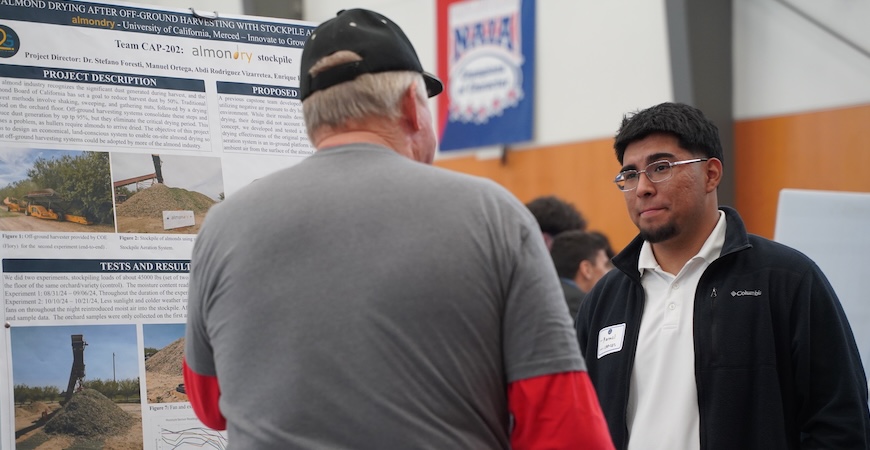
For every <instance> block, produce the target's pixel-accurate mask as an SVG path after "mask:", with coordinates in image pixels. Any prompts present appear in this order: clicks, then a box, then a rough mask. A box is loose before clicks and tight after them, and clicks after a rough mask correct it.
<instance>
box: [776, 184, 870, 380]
mask: <svg viewBox="0 0 870 450" xmlns="http://www.w3.org/2000/svg"><path fill="white" fill-rule="evenodd" d="M868 225H870V193H866V192H834V191H815V190H803V189H783V190H782V191H781V192H780V193H779V206H778V207H777V211H776V228H775V230H774V239H775V240H776V241H777V242H781V243H783V244H785V245H788V246H789V247H792V248H795V249H797V250H799V251H801V252H802V253H804V254H805V255H807V256H809V257H810V258H811V259H812V260H813V261H815V262H816V264H818V266H819V268H821V269H822V272H824V273H825V276H826V277H827V278H828V281H830V282H831V286H832V287H833V288H834V292H836V293H837V297H839V299H840V303H841V304H842V305H843V310H844V311H845V312H846V317H847V318H848V319H849V324H850V325H851V326H852V332H853V333H854V334H855V341H856V342H857V343H858V350H859V351H860V352H861V361H862V362H863V363H864V372H865V373H868V374H870V327H867V324H870V295H868V294H867V290H866V289H865V288H864V286H863V284H864V281H865V280H868V279H870V265H868V264H867V262H866V261H865V260H866V259H867V255H870V234H868V233H867V228H868Z"/></svg>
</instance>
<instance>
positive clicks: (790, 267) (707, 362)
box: [576, 207, 870, 450]
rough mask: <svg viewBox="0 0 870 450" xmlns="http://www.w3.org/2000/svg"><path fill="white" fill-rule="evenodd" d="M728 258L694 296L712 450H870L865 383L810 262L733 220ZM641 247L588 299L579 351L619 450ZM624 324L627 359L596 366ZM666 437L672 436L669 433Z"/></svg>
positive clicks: (701, 391)
mask: <svg viewBox="0 0 870 450" xmlns="http://www.w3.org/2000/svg"><path fill="white" fill-rule="evenodd" d="M721 209H722V210H723V211H725V217H726V222H727V229H726V233H725V244H724V246H723V248H722V253H721V256H720V257H719V259H717V260H715V261H713V262H712V263H711V264H710V265H709V266H708V267H707V269H706V270H705V271H704V273H703V275H701V278H700V280H699V282H698V287H697V290H696V291H695V309H694V332H693V335H694V341H695V381H696V385H697V389H698V408H699V412H700V435H701V449H702V450H718V449H723V450H736V449H740V450H746V449H764V450H772V449H798V448H800V449H868V448H870V412H868V407H867V401H868V398H867V379H866V376H865V374H864V369H863V367H862V365H861V359H860V356H859V354H858V348H857V345H856V344H855V338H854V336H853V335H852V329H851V328H850V326H849V323H848V321H847V320H846V316H845V314H844V313H843V308H842V306H841V305H840V302H839V300H838V299H837V296H836V294H835V293H834V290H833V289H832V288H831V286H830V284H829V283H828V281H827V279H826V278H825V276H824V274H822V272H821V270H819V268H818V266H817V265H816V264H815V263H814V262H813V261H811V260H810V259H809V258H807V257H806V256H805V255H803V254H801V253H800V252H798V251H796V250H794V249H791V248H789V247H786V246H784V245H782V244H778V243H776V242H773V241H770V240H767V239H764V238H761V237H759V236H754V235H749V234H747V233H746V228H745V226H744V225H743V221H742V220H741V219H740V216H739V215H738V214H737V212H736V211H734V210H733V209H730V208H727V207H722V208H721ZM642 245H643V240H641V239H640V238H639V237H638V238H635V239H634V240H633V241H632V242H631V243H630V244H629V245H628V246H627V247H626V248H625V250H623V251H622V252H620V253H619V254H618V255H616V257H614V258H613V263H614V266H615V267H616V268H617V269H618V270H612V271H610V272H609V273H608V274H607V275H606V276H605V277H604V278H602V279H601V281H599V282H598V284H597V285H596V286H595V287H594V288H593V289H592V291H591V292H589V294H587V296H586V300H585V301H584V302H583V304H582V305H581V307H580V311H579V313H578V316H577V319H576V324H577V339H578V340H579V342H580V350H581V351H582V352H583V355H584V357H585V358H586V364H587V366H588V368H589V376H590V377H591V378H592V382H593V384H594V385H595V389H596V391H597V393H598V398H599V400H600V402H601V407H602V409H603V410H604V415H605V416H606V418H607V424H608V426H609V427H610V433H611V435H612V436H613V442H614V444H615V445H616V448H617V449H624V448H626V447H627V444H628V438H629V435H628V428H627V425H626V411H627V405H628V392H629V388H630V379H631V372H632V367H633V365H634V356H635V350H636V349H637V339H638V331H639V330H640V321H641V317H642V315H643V307H644V290H643V287H642V286H641V283H640V274H639V272H638V268H637V265H638V258H639V256H640V249H641V246H642ZM623 323H624V324H625V338H624V343H623V347H622V350H620V351H616V352H613V353H608V354H605V355H603V356H602V357H601V358H600V359H599V358H598V345H599V337H598V333H599V331H600V330H602V329H604V328H606V327H609V326H612V325H619V324H623ZM668 432H669V431H668V430H666V429H665V430H662V433H668Z"/></svg>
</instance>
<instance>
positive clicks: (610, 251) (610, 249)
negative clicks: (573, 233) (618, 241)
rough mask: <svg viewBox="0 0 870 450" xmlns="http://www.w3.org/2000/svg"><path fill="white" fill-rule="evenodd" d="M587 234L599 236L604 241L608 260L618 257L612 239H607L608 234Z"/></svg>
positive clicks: (591, 232)
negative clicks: (611, 243)
mask: <svg viewBox="0 0 870 450" xmlns="http://www.w3.org/2000/svg"><path fill="white" fill-rule="evenodd" d="M587 233H589V234H591V235H593V236H598V237H599V238H600V239H602V240H603V241H604V243H605V244H606V245H607V246H606V247H605V248H604V254H605V255H607V259H613V257H614V256H616V252H614V251H613V247H612V246H611V245H610V239H608V238H607V235H606V234H604V233H602V232H600V231H596V230H591V231H587Z"/></svg>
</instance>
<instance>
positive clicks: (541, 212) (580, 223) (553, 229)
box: [526, 195, 586, 236]
mask: <svg viewBox="0 0 870 450" xmlns="http://www.w3.org/2000/svg"><path fill="white" fill-rule="evenodd" d="M526 208H529V211H531V212H532V215H533V216H535V219H536V220H537V221H538V226H539V227H541V232H543V233H547V234H549V235H551V236H555V235H557V234H559V233H562V232H564V231H568V230H585V229H586V219H584V218H583V214H581V213H580V211H578V210H577V208H575V207H574V205H572V204H571V203H568V202H566V201H564V200H562V199H560V198H558V197H556V196H553V195H547V196H543V197H538V198H536V199H534V200H532V201H530V202H529V203H526Z"/></svg>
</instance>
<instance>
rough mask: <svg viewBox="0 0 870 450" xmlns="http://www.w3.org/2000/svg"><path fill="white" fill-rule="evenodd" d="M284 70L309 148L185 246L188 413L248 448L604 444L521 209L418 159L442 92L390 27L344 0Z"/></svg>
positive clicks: (216, 211) (554, 284) (496, 191)
mask: <svg viewBox="0 0 870 450" xmlns="http://www.w3.org/2000/svg"><path fill="white" fill-rule="evenodd" d="M301 66H302V67H301V77H300V80H301V82H300V91H301V98H302V99H303V100H304V101H303V109H304V115H305V123H306V127H307V131H308V135H309V137H310V138H311V141H312V143H313V144H314V145H315V147H316V148H317V152H316V153H315V154H314V155H313V156H311V157H309V158H307V159H306V160H304V161H302V162H301V163H299V164H297V165H296V166H294V167H291V168H289V169H285V170H282V171H279V172H277V173H276V174H274V175H271V176H269V177H266V178H262V179H260V180H258V181H257V182H256V183H253V184H252V185H250V186H249V187H248V188H246V189H243V190H242V191H240V192H238V193H237V194H235V195H234V196H231V197H229V198H228V199H227V200H226V201H224V202H223V203H221V204H220V205H218V206H217V207H215V208H213V209H212V210H211V212H210V213H209V216H208V218H207V219H206V221H205V224H204V225H203V227H202V231H201V233H200V235H199V237H198V238H197V242H196V246H195V248H194V254H193V259H192V263H191V276H190V295H189V308H188V327H187V339H186V348H185V365H184V371H185V387H186V388H187V393H188V396H189V398H190V400H191V404H192V405H193V408H194V411H196V413H197V415H198V416H199V417H200V419H201V420H202V421H203V422H204V423H205V424H206V425H209V426H211V427H214V428H227V429H228V435H229V439H230V443H231V444H232V446H233V447H234V448H245V449H248V448H252V449H253V448H256V449H271V448H274V449H287V448H331V449H334V448H346V449H351V448H352V449H378V450H380V449H406V448H431V449H497V448H511V447H512V448H515V449H524V448H543V447H546V448H551V449H558V448H564V449H568V448H596V449H597V448H612V444H611V442H610V437H609V435H608V433H607V427H606V424H605V422H604V419H603V416H602V414H601V410H600V407H599V405H598V401H597V399H596V397H595V392H594V391H593V390H592V388H591V383H590V382H589V379H588V376H587V374H586V372H585V367H586V366H585V362H584V360H583V358H582V357H581V356H580V353H579V351H578V348H577V344H576V338H575V334H574V331H573V328H572V326H571V323H572V321H571V317H570V316H569V315H568V311H567V307H566V306H565V303H564V300H563V297H562V291H561V288H560V287H559V282H558V278H557V276H556V273H555V271H554V270H553V268H552V264H551V263H550V262H549V255H548V253H547V249H546V247H545V246H544V242H543V240H542V238H541V234H540V232H539V231H538V226H537V224H536V222H535V220H534V218H533V217H532V215H531V214H530V213H529V212H528V210H527V209H526V208H525V207H524V206H523V205H522V204H521V203H520V202H519V201H518V200H516V198H514V197H513V196H511V195H510V194H509V193H508V192H507V191H505V190H504V189H502V188H501V187H499V186H498V185H496V184H495V183H493V182H491V181H488V180H484V179H480V178H475V177H470V176H467V175H462V174H458V173H453V172H450V171H446V170H443V169H439V168H435V167H432V166H430V165H428V163H430V162H431V161H432V159H433V157H434V153H435V147H436V138H435V132H434V130H433V128H432V123H431V122H432V114H431V112H430V110H429V107H428V103H427V96H430V97H431V96H434V95H437V94H438V93H440V92H441V90H442V89H443V88H442V85H441V82H440V81H438V79H437V78H435V77H433V76H431V75H429V74H427V73H425V72H424V71H423V69H422V67H421V65H420V61H419V60H418V58H417V55H416V53H415V51H414V49H413V47H412V46H411V43H410V42H409V41H408V39H407V37H406V36H405V34H404V33H403V32H402V31H401V29H399V27H398V26H397V25H395V24H394V23H393V22H392V21H390V20H389V19H387V18H385V17H383V16H381V15H379V14H376V13H373V12H371V11H366V10H359V9H355V10H348V11H343V12H341V13H339V15H338V16H337V17H336V18H334V19H332V20H329V21H327V22H325V23H323V24H322V25H321V26H319V27H318V28H317V29H316V30H315V31H314V33H313V34H312V35H311V36H310V38H309V40H308V42H307V43H306V45H305V48H304V50H303V53H302V59H301ZM421 162H422V163H425V164H420V163H421ZM264 199H269V203H270V206H269V208H268V213H266V214H260V212H261V211H259V210H257V208H252V205H258V204H262V203H263V200H264Z"/></svg>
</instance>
